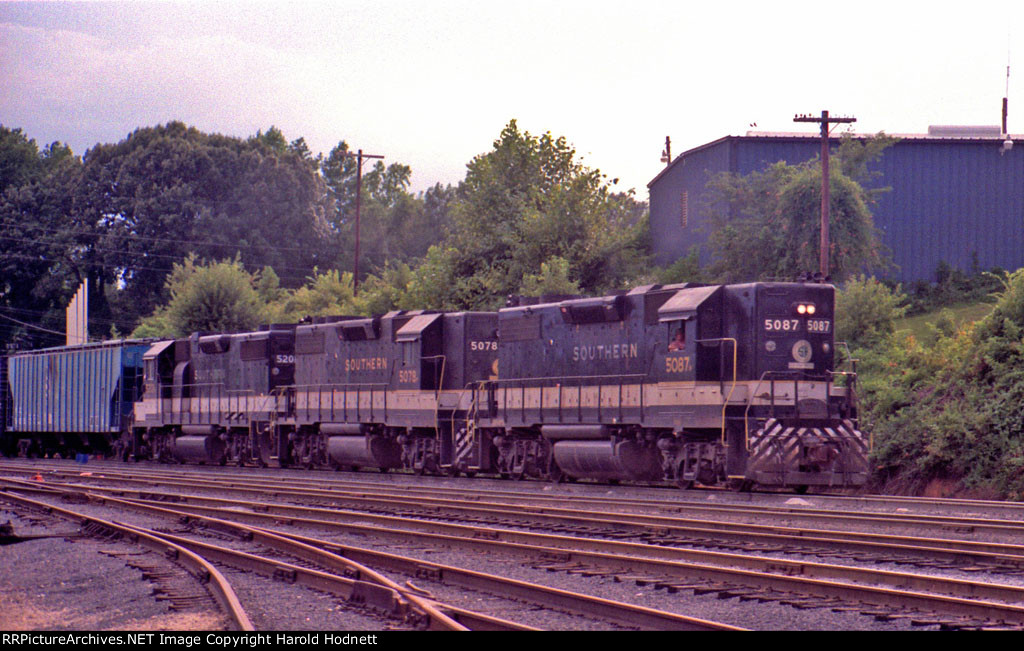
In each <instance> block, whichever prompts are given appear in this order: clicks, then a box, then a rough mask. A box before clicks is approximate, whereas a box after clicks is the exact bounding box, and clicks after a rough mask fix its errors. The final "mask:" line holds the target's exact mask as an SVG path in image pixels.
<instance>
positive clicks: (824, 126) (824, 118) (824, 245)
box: [793, 111, 857, 279]
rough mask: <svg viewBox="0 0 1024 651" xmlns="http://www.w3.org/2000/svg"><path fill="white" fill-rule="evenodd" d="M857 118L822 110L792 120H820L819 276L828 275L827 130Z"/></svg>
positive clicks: (828, 201)
mask: <svg viewBox="0 0 1024 651" xmlns="http://www.w3.org/2000/svg"><path fill="white" fill-rule="evenodd" d="M856 121H857V118H834V117H829V115H828V111H822V112H821V117H820V118H819V117H815V116H813V115H810V114H807V115H797V116H796V117H794V118H793V122H820V123H821V258H820V262H821V277H822V279H824V278H827V277H828V250H829V243H828V226H829V205H830V197H829V185H830V184H829V171H828V132H829V125H830V124H849V123H851V122H856Z"/></svg>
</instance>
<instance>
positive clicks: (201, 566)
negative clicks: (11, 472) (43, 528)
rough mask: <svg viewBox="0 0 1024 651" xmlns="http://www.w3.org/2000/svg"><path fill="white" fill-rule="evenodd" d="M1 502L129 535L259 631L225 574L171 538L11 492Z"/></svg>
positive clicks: (245, 626) (246, 627)
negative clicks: (178, 566)
mask: <svg viewBox="0 0 1024 651" xmlns="http://www.w3.org/2000/svg"><path fill="white" fill-rule="evenodd" d="M0 499H4V500H7V501H9V502H14V503H16V504H20V505H22V506H27V507H30V508H34V509H38V510H41V511H44V512H46V513H50V514H54V515H57V516H60V517H62V518H65V519H68V520H74V521H77V522H79V523H81V525H82V526H86V525H87V524H89V523H93V522H94V523H97V524H99V525H101V526H103V527H106V528H108V529H110V530H113V531H117V532H119V533H121V534H123V535H125V536H127V537H128V539H129V540H130V541H131V542H133V543H135V544H138V545H141V546H143V547H146V548H148V549H150V550H152V551H154V552H157V553H158V554H162V555H164V556H165V557H167V558H169V559H171V560H173V561H177V562H180V563H181V564H182V565H184V566H185V567H186V568H187V569H188V570H189V572H190V574H192V575H193V576H194V577H195V578H196V579H197V580H199V582H200V583H203V584H204V585H207V586H209V587H210V592H211V593H212V595H213V597H214V599H215V600H216V601H217V603H218V604H219V605H220V607H221V608H222V609H223V610H224V611H225V613H227V615H228V618H229V621H230V622H231V624H232V627H233V628H235V629H237V630H239V631H255V630H256V629H255V627H254V626H253V624H252V621H250V619H249V616H248V615H247V614H246V612H245V609H244V608H242V604H241V602H240V601H239V600H238V595H236V594H235V591H234V589H233V588H232V587H231V584H230V583H228V581H227V579H225V578H224V575H223V574H221V572H220V571H219V570H218V569H217V568H215V567H214V566H213V565H211V564H210V562H209V561H207V560H206V559H205V558H203V557H201V556H199V555H198V554H196V553H194V552H192V551H190V550H189V549H186V548H185V547H183V546H181V545H178V544H176V543H175V542H174V541H173V540H171V537H169V536H166V535H165V534H161V533H157V532H155V531H150V530H148V529H144V528H141V527H135V526H132V525H128V524H124V523H119V522H112V521H110V520H104V519H101V518H96V517H92V516H88V515H85V514H82V513H78V512H75V511H71V510H69V509H64V508H61V507H59V506H54V505H52V504H47V503H45V502H38V501H36V500H31V499H28V498H26V497H23V496H21V495H16V494H13V493H9V492H0Z"/></svg>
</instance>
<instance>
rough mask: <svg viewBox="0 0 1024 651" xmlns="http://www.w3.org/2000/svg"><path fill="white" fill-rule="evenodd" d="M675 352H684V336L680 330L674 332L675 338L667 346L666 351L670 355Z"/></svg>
mask: <svg viewBox="0 0 1024 651" xmlns="http://www.w3.org/2000/svg"><path fill="white" fill-rule="evenodd" d="M677 350H686V336H685V335H684V334H683V329H682V328H679V329H678V330H676V336H675V337H673V338H672V341H670V342H669V344H668V351H669V352H670V353H674V352H676V351H677Z"/></svg>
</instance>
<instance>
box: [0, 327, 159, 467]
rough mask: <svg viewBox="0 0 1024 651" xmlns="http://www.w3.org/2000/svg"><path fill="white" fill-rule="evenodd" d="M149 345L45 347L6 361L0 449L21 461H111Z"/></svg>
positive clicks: (122, 434)
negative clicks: (81, 457) (96, 457)
mask: <svg viewBox="0 0 1024 651" xmlns="http://www.w3.org/2000/svg"><path fill="white" fill-rule="evenodd" d="M151 343H152V342H151V341H112V342H104V343H98V344H88V345H85V346H69V347H59V348H48V349H44V350H38V351H31V352H25V353H18V354H14V355H10V356H8V357H7V358H6V360H5V365H4V368H5V371H6V373H5V375H4V378H5V381H4V382H3V383H0V384H2V385H3V392H2V393H0V397H2V398H3V402H4V403H5V404H4V407H3V409H2V411H3V412H4V414H5V416H4V420H5V426H4V428H3V429H4V431H3V442H2V444H0V448H2V449H3V451H4V452H5V453H8V454H10V453H18V454H21V455H24V456H49V455H55V454H64V455H67V454H75V453H93V454H116V453H117V451H118V450H119V449H120V448H121V447H122V446H123V445H124V441H125V440H126V437H125V433H126V432H127V431H128V430H129V428H130V426H131V422H132V417H133V410H134V406H135V403H136V402H137V401H138V400H139V398H140V396H141V395H142V379H143V373H142V357H143V355H144V354H145V352H146V351H147V350H148V349H149V348H150V345H151Z"/></svg>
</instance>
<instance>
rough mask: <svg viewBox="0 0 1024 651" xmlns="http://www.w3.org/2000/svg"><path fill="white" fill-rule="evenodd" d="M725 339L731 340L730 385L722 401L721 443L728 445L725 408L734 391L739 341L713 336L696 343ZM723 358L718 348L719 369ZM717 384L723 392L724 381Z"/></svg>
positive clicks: (725, 340) (724, 340)
mask: <svg viewBox="0 0 1024 651" xmlns="http://www.w3.org/2000/svg"><path fill="white" fill-rule="evenodd" d="M727 341H731V342H732V386H730V387H729V395H728V396H727V397H726V398H725V400H723V401H722V445H728V441H726V436H725V410H726V408H728V406H729V401H730V400H732V394H733V393H734V392H735V391H736V369H737V367H738V366H739V342H738V341H736V340H735V339H733V338H732V337H713V338H711V339H698V340H697V343H698V344H709V343H715V342H721V343H724V342H727ZM724 359H725V357H724V355H723V354H722V351H721V350H720V351H719V353H718V368H719V369H721V368H722V362H723V361H724ZM719 384H721V385H722V386H721V388H720V389H719V390H720V391H721V392H722V393H725V383H724V382H723V381H722V380H719Z"/></svg>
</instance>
